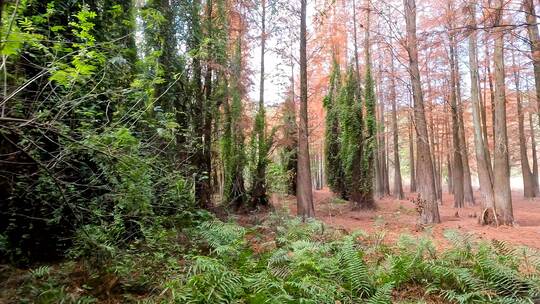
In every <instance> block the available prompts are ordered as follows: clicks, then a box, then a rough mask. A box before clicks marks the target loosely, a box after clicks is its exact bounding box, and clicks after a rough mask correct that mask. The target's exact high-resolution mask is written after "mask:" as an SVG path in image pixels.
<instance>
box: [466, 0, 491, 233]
mask: <svg viewBox="0 0 540 304" xmlns="http://www.w3.org/2000/svg"><path fill="white" fill-rule="evenodd" d="M468 10H469V26H470V28H471V29H474V28H476V0H473V1H471V2H470V3H469V6H468ZM469 66H470V74H471V108H472V114H473V128H474V147H475V155H476V164H477V165H476V166H477V170H478V181H479V184H480V193H481V194H482V198H483V199H482V208H483V210H488V209H490V210H493V211H495V202H494V192H493V181H492V179H491V174H490V171H491V164H490V162H489V155H486V151H487V142H486V141H487V139H486V138H485V135H486V136H487V133H484V132H483V130H482V117H481V105H480V96H481V95H480V91H479V78H480V77H479V72H478V47H477V39H476V31H475V30H472V31H471V33H470V35H469ZM480 223H481V224H489V223H488V222H486V219H485V218H484V217H483V216H482V217H481V218H480Z"/></svg>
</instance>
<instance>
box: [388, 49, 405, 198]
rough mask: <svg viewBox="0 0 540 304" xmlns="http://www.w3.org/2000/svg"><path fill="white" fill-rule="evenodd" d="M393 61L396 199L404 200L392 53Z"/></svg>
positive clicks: (392, 86)
mask: <svg viewBox="0 0 540 304" xmlns="http://www.w3.org/2000/svg"><path fill="white" fill-rule="evenodd" d="M390 61H391V65H390V66H391V73H392V75H391V76H390V81H391V83H390V99H391V100H392V129H393V130H392V131H393V132H392V133H393V140H394V197H395V198H397V199H400V200H402V199H403V198H405V195H404V194H403V185H402V183H401V166H400V162H399V137H398V136H399V135H398V132H399V129H398V119H397V105H396V79H395V77H396V75H395V70H394V56H393V54H392V53H390Z"/></svg>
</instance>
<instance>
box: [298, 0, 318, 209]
mask: <svg viewBox="0 0 540 304" xmlns="http://www.w3.org/2000/svg"><path fill="white" fill-rule="evenodd" d="M300 2H301V9H300V113H299V116H300V124H299V126H298V176H297V177H298V182H297V191H296V193H297V214H298V216H300V217H302V218H303V219H305V218H307V217H314V216H315V210H314V208H313V193H312V190H311V167H310V162H309V139H308V109H307V107H308V88H307V54H306V52H307V37H306V36H307V30H306V6H307V0H301V1H300Z"/></svg>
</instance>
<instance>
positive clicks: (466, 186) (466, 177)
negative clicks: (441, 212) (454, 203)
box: [454, 38, 474, 206]
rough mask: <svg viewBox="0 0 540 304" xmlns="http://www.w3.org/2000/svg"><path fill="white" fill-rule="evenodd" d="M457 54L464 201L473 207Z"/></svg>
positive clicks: (455, 57)
mask: <svg viewBox="0 0 540 304" xmlns="http://www.w3.org/2000/svg"><path fill="white" fill-rule="evenodd" d="M454 39H455V38H454ZM454 42H455V40H454ZM457 53H458V52H457V50H456V49H454V63H455V64H454V67H455V69H456V73H455V76H456V98H457V106H458V123H459V145H460V154H461V163H462V165H463V200H464V202H465V203H467V204H469V206H472V205H474V193H473V189H472V181H471V168H470V166H469V149H468V144H467V138H466V137H465V123H464V121H463V101H462V100H461V72H460V71H459V61H458V55H457Z"/></svg>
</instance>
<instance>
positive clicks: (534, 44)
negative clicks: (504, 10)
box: [523, 0, 540, 123]
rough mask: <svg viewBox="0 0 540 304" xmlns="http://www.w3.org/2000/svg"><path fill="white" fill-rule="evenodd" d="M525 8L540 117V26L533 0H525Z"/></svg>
mask: <svg viewBox="0 0 540 304" xmlns="http://www.w3.org/2000/svg"><path fill="white" fill-rule="evenodd" d="M523 8H524V10H525V12H526V14H527V24H528V26H527V33H528V34H529V41H530V48H531V58H532V62H533V71H534V84H535V89H536V91H535V92H536V107H537V109H536V110H537V111H538V114H539V115H540V36H539V34H538V24H537V20H536V12H535V8H534V2H533V0H523ZM539 123H540V120H539Z"/></svg>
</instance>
